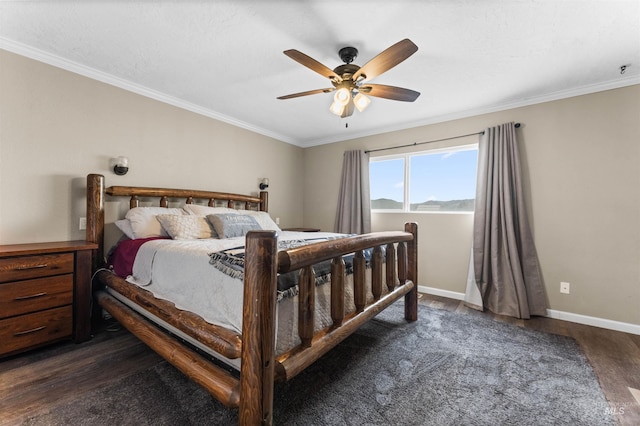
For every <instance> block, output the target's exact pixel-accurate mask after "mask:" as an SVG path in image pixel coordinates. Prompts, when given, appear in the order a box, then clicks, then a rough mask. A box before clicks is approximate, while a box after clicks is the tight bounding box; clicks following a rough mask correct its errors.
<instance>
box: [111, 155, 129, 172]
mask: <svg viewBox="0 0 640 426" xmlns="http://www.w3.org/2000/svg"><path fill="white" fill-rule="evenodd" d="M111 162H112V163H113V173H115V174H117V175H118V176H124V175H126V174H127V172H128V171H129V159H128V158H127V157H118V158H112V159H111Z"/></svg>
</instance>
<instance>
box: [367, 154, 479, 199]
mask: <svg viewBox="0 0 640 426" xmlns="http://www.w3.org/2000/svg"><path fill="white" fill-rule="evenodd" d="M477 163H478V145H477V144H474V145H466V146H460V147H455V148H446V149H438V150H431V151H426V152H420V153H412V154H402V155H394V156H386V157H375V158H372V159H371V160H370V164H369V175H370V182H371V209H372V210H377V211H400V212H473V207H474V202H475V195H476V170H477Z"/></svg>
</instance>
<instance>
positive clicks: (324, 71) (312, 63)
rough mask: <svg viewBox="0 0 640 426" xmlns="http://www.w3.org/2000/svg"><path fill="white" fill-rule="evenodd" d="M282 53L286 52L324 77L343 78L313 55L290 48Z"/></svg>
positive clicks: (339, 79)
mask: <svg viewBox="0 0 640 426" xmlns="http://www.w3.org/2000/svg"><path fill="white" fill-rule="evenodd" d="M282 53H284V54H285V55H287V56H288V57H290V58H291V59H293V60H294V61H296V62H298V63H300V64H302V65H304V66H305V67H307V68H309V69H310V70H312V71H315V72H317V73H318V74H320V75H321V76H323V77H326V78H328V79H331V80H333V79H336V80H338V81H341V80H342V78H341V77H340V76H339V75H338V74H336V73H335V72H334V71H333V70H332V69H331V68H329V67H327V66H325V65H322V64H321V63H320V62H318V61H316V60H315V59H313V58H312V57H310V56H307V55H305V54H304V53H302V52H300V51H298V50H295V49H290V50H285V51H284V52H282Z"/></svg>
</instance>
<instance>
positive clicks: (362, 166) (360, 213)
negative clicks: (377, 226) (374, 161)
mask: <svg viewBox="0 0 640 426" xmlns="http://www.w3.org/2000/svg"><path fill="white" fill-rule="evenodd" d="M334 230H335V232H340V233H344V234H366V233H369V232H371V196H370V193H369V155H368V154H365V153H364V152H363V151H360V150H353V151H345V153H344V156H343V159H342V179H341V180H340V193H339V195H338V208H337V210H336V221H335V226H334Z"/></svg>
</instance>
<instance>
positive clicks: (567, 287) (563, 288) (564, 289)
mask: <svg viewBox="0 0 640 426" xmlns="http://www.w3.org/2000/svg"><path fill="white" fill-rule="evenodd" d="M570 292H571V284H569V283H566V282H564V281H563V282H561V283H560V293H564V294H569V293H570Z"/></svg>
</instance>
